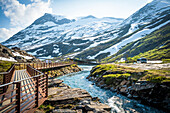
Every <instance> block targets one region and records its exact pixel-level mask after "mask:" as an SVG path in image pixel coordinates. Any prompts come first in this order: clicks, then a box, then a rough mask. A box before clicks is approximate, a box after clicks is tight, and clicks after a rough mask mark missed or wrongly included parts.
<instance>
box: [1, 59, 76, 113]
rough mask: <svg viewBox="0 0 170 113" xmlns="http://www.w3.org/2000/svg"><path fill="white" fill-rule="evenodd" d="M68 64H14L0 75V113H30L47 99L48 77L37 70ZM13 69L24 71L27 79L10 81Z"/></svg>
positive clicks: (69, 63)
mask: <svg viewBox="0 0 170 113" xmlns="http://www.w3.org/2000/svg"><path fill="white" fill-rule="evenodd" d="M71 64H73V62H68V63H64V64H63V63H48V64H47V63H36V64H35V63H29V64H14V65H12V67H11V68H10V69H9V71H8V72H4V73H0V74H1V75H3V82H2V83H3V84H2V85H0V89H3V91H2V92H1V94H0V99H1V100H0V113H1V112H2V113H9V112H11V113H16V112H17V113H20V112H22V113H23V112H30V113H32V112H33V111H34V110H35V109H36V108H37V107H39V106H40V105H41V104H42V103H43V102H44V101H45V100H46V98H47V97H48V75H47V74H44V73H42V72H40V71H39V70H38V69H47V68H55V67H62V66H67V65H71ZM15 68H17V69H19V70H21V69H26V72H27V74H28V75H29V77H27V78H25V79H21V80H17V81H12V82H11V79H12V77H13V74H14V72H15Z"/></svg>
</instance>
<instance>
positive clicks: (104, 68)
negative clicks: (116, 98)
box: [90, 64, 170, 84]
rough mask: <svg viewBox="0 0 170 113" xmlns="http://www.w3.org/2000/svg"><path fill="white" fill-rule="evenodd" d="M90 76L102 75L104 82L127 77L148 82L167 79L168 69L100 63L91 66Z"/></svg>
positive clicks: (168, 75)
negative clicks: (143, 68)
mask: <svg viewBox="0 0 170 113" xmlns="http://www.w3.org/2000/svg"><path fill="white" fill-rule="evenodd" d="M105 72H112V73H113V72H114V73H115V74H105ZM97 75H98V76H97ZM101 75H103V76H101ZM90 76H95V77H103V78H105V79H106V84H111V83H113V79H117V78H118V79H122V80H123V79H127V78H128V77H130V78H131V79H132V80H134V81H137V80H147V81H150V82H156V83H161V82H163V81H166V82H167V81H169V79H170V69H169V68H165V69H161V70H140V69H135V68H131V67H125V66H119V65H114V64H102V65H97V66H95V67H93V69H92V71H91V74H90Z"/></svg>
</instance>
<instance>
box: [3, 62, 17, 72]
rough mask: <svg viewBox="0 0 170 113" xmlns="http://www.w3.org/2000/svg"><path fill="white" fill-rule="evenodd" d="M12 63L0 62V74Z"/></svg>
mask: <svg viewBox="0 0 170 113" xmlns="http://www.w3.org/2000/svg"><path fill="white" fill-rule="evenodd" d="M12 64H14V62H9V61H0V72H6V71H7V70H8V69H9V68H10V67H11V66H12Z"/></svg>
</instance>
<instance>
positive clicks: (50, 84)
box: [48, 79, 63, 87]
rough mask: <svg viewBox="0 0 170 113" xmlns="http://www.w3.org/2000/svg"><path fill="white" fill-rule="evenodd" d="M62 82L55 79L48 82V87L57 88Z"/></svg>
mask: <svg viewBox="0 0 170 113" xmlns="http://www.w3.org/2000/svg"><path fill="white" fill-rule="evenodd" d="M62 82H63V80H59V79H55V80H49V81H48V87H54V86H59V84H61V83H62Z"/></svg>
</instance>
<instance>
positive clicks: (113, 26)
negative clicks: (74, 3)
mask: <svg viewBox="0 0 170 113" xmlns="http://www.w3.org/2000/svg"><path fill="white" fill-rule="evenodd" d="M44 16H45V17H43V16H42V17H40V18H41V19H40V20H38V19H37V20H36V21H35V23H36V24H35V23H33V24H31V25H30V26H29V27H28V28H26V29H24V30H22V31H20V32H18V34H15V35H14V36H13V37H11V38H10V39H9V40H7V41H5V42H3V43H2V44H4V45H6V46H7V47H15V46H18V47H21V48H22V49H24V50H27V51H28V52H29V53H30V54H32V55H35V56H36V57H38V58H53V57H60V56H63V57H65V58H66V57H75V58H83V59H96V58H97V59H103V58H105V57H108V56H111V55H113V54H115V53H117V52H118V51H119V50H120V49H121V48H122V47H123V46H125V45H126V44H128V43H130V42H133V41H135V40H139V39H141V38H143V37H145V36H146V35H148V34H150V33H152V32H153V31H155V30H156V29H159V28H160V27H162V26H163V25H164V23H169V19H170V18H169V17H170V3H169V2H168V1H167V0H155V1H152V2H151V3H148V4H147V5H145V6H144V7H142V8H141V9H139V10H138V11H136V12H135V13H134V14H132V15H131V16H130V17H128V18H127V19H125V20H122V19H120V20H119V19H115V18H109V17H105V18H96V17H94V16H92V15H88V16H86V17H82V18H83V19H81V18H79V19H77V20H74V19H72V20H70V19H68V20H67V21H65V17H63V16H56V15H55V16H54V17H52V18H51V14H45V15H44ZM46 16H47V17H46ZM49 17H50V18H49ZM56 17H59V19H57V20H56V19H54V18H56ZM63 19H64V21H62V22H61V23H63V24H57V22H58V20H63ZM47 20H48V21H47ZM54 20H55V21H54ZM37 21H38V22H37ZM37 23H41V24H37ZM42 23H43V24H42Z"/></svg>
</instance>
